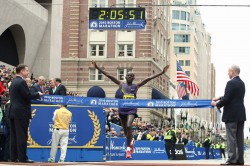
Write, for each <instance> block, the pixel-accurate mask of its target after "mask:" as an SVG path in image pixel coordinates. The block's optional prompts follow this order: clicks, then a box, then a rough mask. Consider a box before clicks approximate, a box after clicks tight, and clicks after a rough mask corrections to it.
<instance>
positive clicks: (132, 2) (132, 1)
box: [116, 0, 135, 7]
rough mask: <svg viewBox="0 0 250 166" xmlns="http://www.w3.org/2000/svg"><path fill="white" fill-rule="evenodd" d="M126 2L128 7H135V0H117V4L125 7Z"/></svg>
mask: <svg viewBox="0 0 250 166" xmlns="http://www.w3.org/2000/svg"><path fill="white" fill-rule="evenodd" d="M124 1H125V2H124ZM124 3H125V6H126V7H135V0H116V4H117V5H116V6H119V7H123V6H124Z"/></svg>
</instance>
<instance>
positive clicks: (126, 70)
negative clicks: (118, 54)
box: [117, 69, 131, 81]
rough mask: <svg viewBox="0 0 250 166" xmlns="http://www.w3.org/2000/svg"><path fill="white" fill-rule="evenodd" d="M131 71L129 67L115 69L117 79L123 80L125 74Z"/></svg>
mask: <svg viewBox="0 0 250 166" xmlns="http://www.w3.org/2000/svg"><path fill="white" fill-rule="evenodd" d="M129 71H131V70H130V69H118V70H117V75H118V80H121V81H123V80H125V77H126V74H127V73H128V72H129Z"/></svg>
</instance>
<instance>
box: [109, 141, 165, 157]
mask: <svg viewBox="0 0 250 166" xmlns="http://www.w3.org/2000/svg"><path fill="white" fill-rule="evenodd" d="M106 141H107V142H106V154H107V160H127V159H126V148H127V143H126V139H125V138H107V139H106ZM167 159H168V157H167V153H166V150H165V146H164V142H163V141H136V142H135V144H134V152H133V155H132V158H131V160H167Z"/></svg>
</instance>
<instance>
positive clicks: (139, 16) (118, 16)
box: [89, 8, 145, 20]
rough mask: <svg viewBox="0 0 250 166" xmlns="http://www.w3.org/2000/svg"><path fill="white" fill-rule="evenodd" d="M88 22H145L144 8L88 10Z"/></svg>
mask: <svg viewBox="0 0 250 166" xmlns="http://www.w3.org/2000/svg"><path fill="white" fill-rule="evenodd" d="M89 20H145V8H89Z"/></svg>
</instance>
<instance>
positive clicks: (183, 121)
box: [180, 110, 188, 124]
mask: <svg viewBox="0 0 250 166" xmlns="http://www.w3.org/2000/svg"><path fill="white" fill-rule="evenodd" d="M180 113H181V121H182V123H183V124H184V123H185V121H187V116H188V112H187V110H186V111H185V116H184V114H183V111H182V110H181V112H180Z"/></svg>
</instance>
